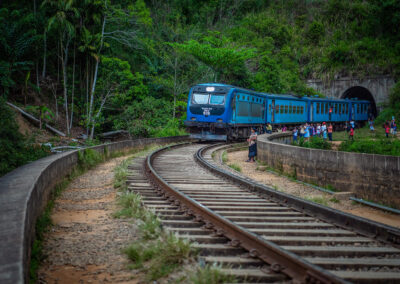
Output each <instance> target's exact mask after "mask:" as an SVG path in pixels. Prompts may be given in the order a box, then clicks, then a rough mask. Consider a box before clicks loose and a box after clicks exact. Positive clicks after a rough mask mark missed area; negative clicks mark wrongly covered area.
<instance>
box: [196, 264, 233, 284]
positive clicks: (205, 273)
mask: <svg viewBox="0 0 400 284" xmlns="http://www.w3.org/2000/svg"><path fill="white" fill-rule="evenodd" d="M190 281H191V283H193V284H219V283H237V282H238V281H237V279H235V277H234V276H233V275H228V274H226V273H223V272H221V267H220V266H216V265H212V266H211V265H206V266H205V267H202V268H199V269H197V270H196V272H195V273H194V274H193V275H192V276H191V277H190Z"/></svg>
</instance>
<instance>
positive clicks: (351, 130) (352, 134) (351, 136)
mask: <svg viewBox="0 0 400 284" xmlns="http://www.w3.org/2000/svg"><path fill="white" fill-rule="evenodd" d="M350 139H351V141H354V128H353V127H352V128H350V133H349V140H350Z"/></svg>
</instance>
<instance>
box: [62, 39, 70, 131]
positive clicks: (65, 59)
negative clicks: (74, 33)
mask: <svg viewBox="0 0 400 284" xmlns="http://www.w3.org/2000/svg"><path fill="white" fill-rule="evenodd" d="M67 37H68V38H67V42H66V43H65V47H63V44H62V43H61V48H62V52H63V56H62V59H61V60H62V62H61V63H62V72H63V86H64V109H65V122H66V126H67V135H69V134H70V132H69V113H68V85H67V77H68V76H67V66H68V49H69V41H70V39H69V36H67Z"/></svg>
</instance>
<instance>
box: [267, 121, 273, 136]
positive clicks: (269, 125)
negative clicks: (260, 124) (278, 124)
mask: <svg viewBox="0 0 400 284" xmlns="http://www.w3.org/2000/svg"><path fill="white" fill-rule="evenodd" d="M267 133H268V134H272V125H271V123H268V125H267Z"/></svg>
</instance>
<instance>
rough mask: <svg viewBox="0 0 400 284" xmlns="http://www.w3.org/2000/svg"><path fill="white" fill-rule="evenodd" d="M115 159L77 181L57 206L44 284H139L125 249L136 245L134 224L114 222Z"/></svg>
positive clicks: (46, 248) (46, 245)
mask: <svg viewBox="0 0 400 284" xmlns="http://www.w3.org/2000/svg"><path fill="white" fill-rule="evenodd" d="M125 158H126V157H121V158H116V159H112V160H110V161H108V162H106V163H104V164H101V165H99V166H97V167H96V168H94V169H92V170H90V171H88V172H87V173H85V174H84V175H82V176H80V177H79V178H77V179H76V180H74V181H73V182H72V183H71V184H70V185H69V186H68V188H67V189H66V190H64V192H63V193H62V195H61V197H60V198H58V199H57V200H56V201H55V208H54V211H53V212H52V221H53V224H54V226H53V227H52V228H51V231H50V232H49V233H47V235H46V237H45V241H44V244H43V245H44V254H45V256H46V259H45V261H44V263H43V264H42V265H41V267H40V269H39V282H40V283H60V284H61V283H68V284H69V283H105V282H119V283H138V282H137V280H135V279H134V277H135V275H134V274H133V273H132V272H131V271H130V270H128V268H127V265H128V260H127V258H126V257H125V256H124V255H123V254H122V252H121V249H122V248H124V247H126V246H127V245H129V244H130V243H131V242H132V241H133V240H135V238H136V235H137V229H136V227H135V225H134V224H132V222H131V221H128V220H124V219H114V218H113V217H112V213H113V212H115V201H114V200H115V196H116V194H117V192H116V190H115V189H114V188H113V176H114V173H113V169H114V167H115V166H116V165H118V164H119V163H120V162H121V161H122V160H123V159H125Z"/></svg>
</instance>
